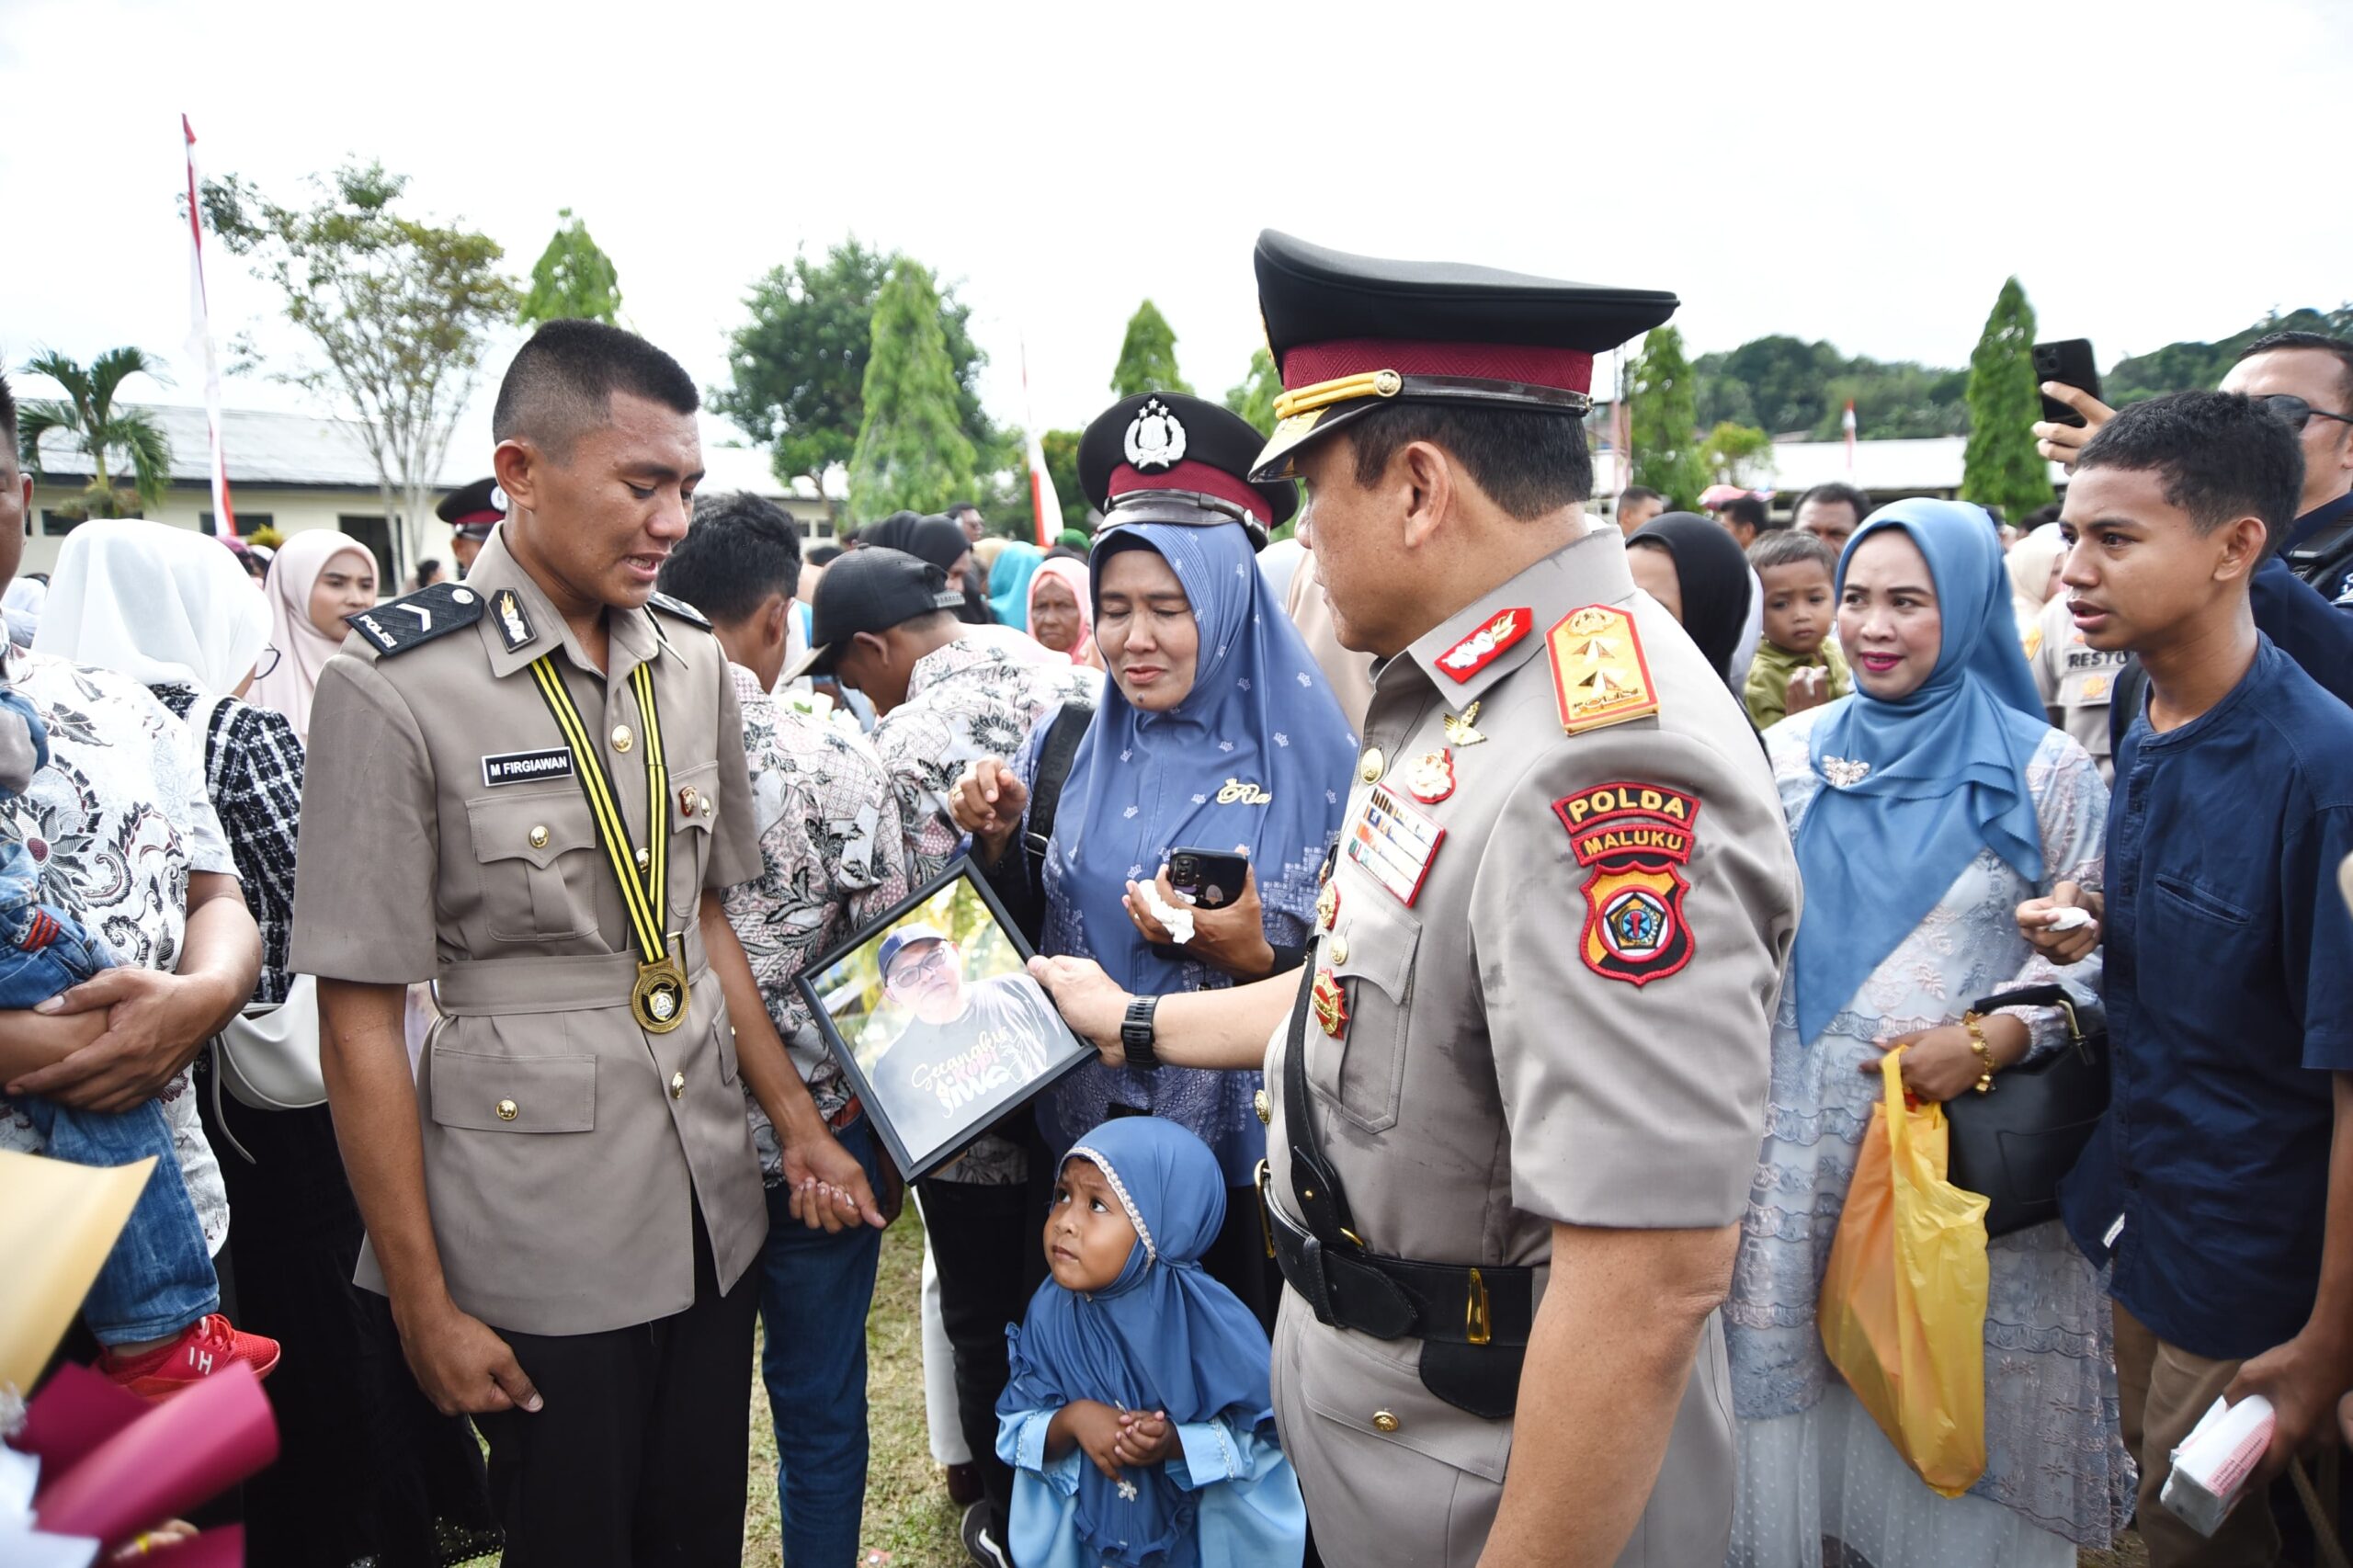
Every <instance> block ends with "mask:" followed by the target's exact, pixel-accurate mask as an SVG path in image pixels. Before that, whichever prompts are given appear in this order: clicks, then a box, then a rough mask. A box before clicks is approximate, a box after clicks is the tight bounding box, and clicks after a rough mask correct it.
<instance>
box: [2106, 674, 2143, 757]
mask: <svg viewBox="0 0 2353 1568" xmlns="http://www.w3.org/2000/svg"><path fill="white" fill-rule="evenodd" d="M2148 704H2149V672H2148V671H2146V670H2144V669H2143V668H2142V667H2141V660H2140V658H2139V656H2138V655H2137V654H2136V655H2135V656H2134V657H2132V658H2131V659H2130V660H2128V661H2126V663H2125V665H2124V667H2123V668H2122V669H2120V670H2119V671H2117V672H2116V685H2115V687H2113V688H2112V689H2111V690H2110V691H2109V695H2108V755H2109V756H2115V755H2116V754H2117V753H2118V752H2119V751H2120V750H2122V749H2123V746H2124V732H2125V731H2127V730H2129V729H2131V727H2132V721H2133V720H2135V719H2138V718H2139V717H2140V716H2141V710H2142V709H2143V708H2145V707H2147V706H2148Z"/></svg>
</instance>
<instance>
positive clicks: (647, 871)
mask: <svg viewBox="0 0 2353 1568" xmlns="http://www.w3.org/2000/svg"><path fill="white" fill-rule="evenodd" d="M531 678H532V679H533V680H535V681H537V682H538V683H539V687H540V697H542V698H544V699H546V701H547V705H548V711H549V712H550V713H551V714H553V715H554V716H555V727H556V728H557V730H559V731H560V732H562V733H563V744H564V745H565V747H566V748H567V749H568V750H570V751H571V753H572V771H573V774H574V777H575V778H578V779H579V780H580V792H581V793H582V794H584V795H585V796H587V797H588V814H589V816H590V817H591V818H592V819H593V820H594V821H595V822H596V824H597V843H599V844H601V845H603V846H605V858H606V859H608V860H609V861H610V862H612V867H613V874H614V875H615V876H616V877H618V878H620V884H621V903H622V906H623V907H624V908H626V909H627V910H628V911H629V925H630V933H631V937H632V938H633V939H634V940H635V941H636V943H637V952H638V960H639V961H638V966H637V983H636V984H635V985H634V986H632V987H631V990H630V996H629V1006H630V1012H631V1014H632V1015H634V1016H635V1017H636V1019H637V1021H638V1024H639V1025H640V1027H642V1028H644V1029H646V1030H647V1031H648V1032H650V1033H653V1034H667V1033H669V1032H670V1031H671V1030H672V1029H675V1028H677V1027H678V1026H679V1025H680V1024H682V1023H684V1022H686V1019H687V971H686V966H685V965H684V964H683V963H681V962H680V961H679V960H678V959H677V958H676V956H675V955H674V954H673V953H672V952H671V947H670V941H669V938H668V937H665V935H664V934H663V931H662V914H663V911H664V909H665V908H666V907H667V903H668V898H669V886H670V769H669V767H668V765H667V764H666V763H665V761H664V759H663V755H662V715H661V711H660V710H659V709H658V708H656V707H655V705H654V666H653V665H651V664H641V665H638V666H637V668H635V669H634V670H631V672H630V677H629V678H630V685H631V688H632V689H634V690H635V691H636V693H637V711H638V718H639V722H640V723H641V724H642V726H643V728H644V731H645V733H644V736H643V741H644V744H645V816H646V830H647V832H648V834H649V835H651V838H652V842H651V843H650V844H649V845H648V846H646V848H644V849H642V850H641V849H639V848H638V847H637V846H636V845H635V844H634V843H633V842H632V841H631V838H630V833H629V818H628V817H627V816H626V815H625V814H624V813H623V812H622V811H621V802H620V795H619V794H618V793H616V792H615V790H614V789H613V776H612V775H611V774H610V773H609V772H608V771H607V770H606V767H605V755H604V753H603V752H601V751H599V750H598V749H597V744H596V742H595V739H594V738H593V737H592V736H591V735H590V734H589V733H588V726H587V724H586V723H585V722H583V721H582V719H581V717H580V710H579V709H578V708H577V707H575V706H574V703H573V700H572V693H571V691H570V690H569V689H567V688H566V687H565V686H564V684H563V676H561V675H559V674H558V673H557V672H556V667H555V661H554V657H553V655H551V654H548V653H542V654H540V656H539V657H538V658H536V659H533V660H532V661H531Z"/></svg>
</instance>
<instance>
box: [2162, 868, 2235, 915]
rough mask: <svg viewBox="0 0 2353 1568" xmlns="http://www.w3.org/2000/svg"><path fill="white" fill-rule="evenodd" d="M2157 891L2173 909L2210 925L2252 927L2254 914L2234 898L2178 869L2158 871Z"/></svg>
mask: <svg viewBox="0 0 2353 1568" xmlns="http://www.w3.org/2000/svg"><path fill="white" fill-rule="evenodd" d="M2156 881H2157V892H2159V893H2160V894H2161V895H2163V898H2164V901H2165V904H2166V905H2167V906H2168V907H2169V908H2171V909H2174V910H2177V911H2178V912H2180V913H2182V914H2186V915H2191V916H2193V917H2195V918H2196V919H2198V920H2199V921H2200V922H2201V923H2204V924H2206V925H2209V926H2223V927H2225V928H2235V927H2239V926H2251V925H2253V924H2254V923H2255V915H2253V914H2252V913H2251V912H2249V911H2248V910H2246V909H2244V908H2242V907H2241V906H2240V905H2239V904H2238V903H2236V902H2235V900H2234V899H2233V898H2231V897H2229V896H2227V895H2225V894H2223V893H2221V892H2215V891H2214V890H2213V889H2212V888H2210V887H2208V886H2206V885H2205V884H2203V883H2202V882H2199V881H2193V880H2191V879H2190V878H2188V877H2185V876H2182V875H2181V874H2179V873H2178V872H2175V871H2160V872H2158V873H2157V878H2156Z"/></svg>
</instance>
